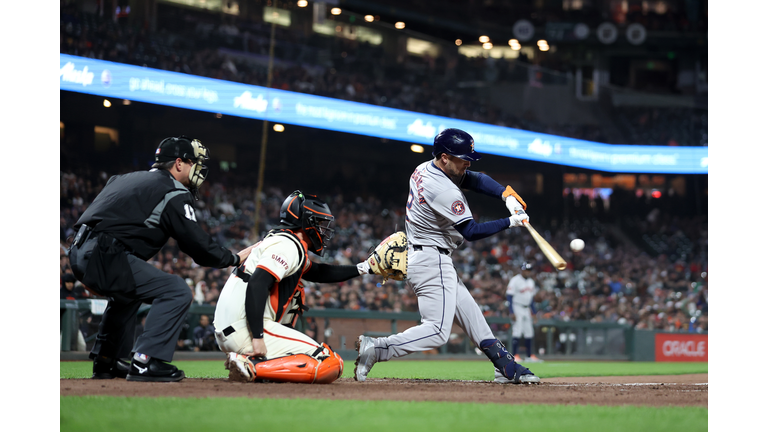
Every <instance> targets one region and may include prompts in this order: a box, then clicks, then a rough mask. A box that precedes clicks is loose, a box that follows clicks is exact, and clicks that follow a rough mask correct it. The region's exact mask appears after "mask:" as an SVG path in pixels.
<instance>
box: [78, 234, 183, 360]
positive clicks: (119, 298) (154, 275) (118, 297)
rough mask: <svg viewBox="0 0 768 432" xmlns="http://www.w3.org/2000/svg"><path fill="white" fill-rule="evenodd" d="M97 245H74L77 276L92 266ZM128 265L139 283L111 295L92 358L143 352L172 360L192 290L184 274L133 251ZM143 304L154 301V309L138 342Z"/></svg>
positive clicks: (124, 355)
mask: <svg viewBox="0 0 768 432" xmlns="http://www.w3.org/2000/svg"><path fill="white" fill-rule="evenodd" d="M95 244H96V240H95V239H92V240H88V241H86V242H85V243H83V245H82V246H81V247H80V248H79V249H78V248H72V250H71V252H70V256H69V258H70V263H71V265H72V270H73V272H74V273H75V276H78V273H80V274H82V272H83V271H84V269H85V268H86V266H87V265H88V260H87V259H85V257H84V256H85V255H86V252H87V251H88V250H91V249H92V248H93V247H94V246H95ZM128 264H129V265H130V267H131V272H132V273H133V279H134V281H135V282H136V286H135V289H134V290H132V291H129V292H126V293H120V294H114V295H113V296H112V297H108V299H109V301H108V303H107V308H106V310H104V315H103V316H102V317H101V324H99V333H98V335H97V336H96V343H95V344H94V346H93V349H92V350H91V354H90V357H91V358H96V356H98V355H102V356H105V357H110V358H127V357H130V356H131V353H133V352H140V353H142V354H146V355H148V356H150V357H154V358H156V359H158V360H162V361H166V362H170V361H171V360H173V353H174V352H175V351H176V342H177V341H178V339H179V334H180V333H181V329H182V326H183V325H184V318H185V317H186V314H187V310H189V306H190V305H191V304H192V290H191V289H190V288H189V285H187V283H186V282H184V280H183V279H182V278H181V277H179V276H176V275H171V274H168V273H165V272H164V271H162V270H160V269H158V268H156V267H155V266H153V265H151V264H149V263H147V262H146V261H144V260H142V259H140V258H137V257H135V256H133V255H131V254H128ZM142 303H148V304H151V305H152V308H151V309H150V310H149V314H148V315H147V322H146V323H145V325H144V332H143V333H142V334H141V335H139V338H138V339H137V340H136V344H135V345H134V343H133V340H134V336H135V330H136V314H137V313H138V311H139V307H140V306H141V304H142Z"/></svg>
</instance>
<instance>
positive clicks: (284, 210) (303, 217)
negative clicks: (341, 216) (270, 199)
mask: <svg viewBox="0 0 768 432" xmlns="http://www.w3.org/2000/svg"><path fill="white" fill-rule="evenodd" d="M333 219H334V217H333V215H332V214H331V209H330V208H329V207H328V204H326V203H325V202H323V201H322V200H320V199H319V198H318V197H317V196H315V195H309V194H305V193H303V192H301V191H298V190H297V191H295V192H293V193H292V194H290V195H288V198H286V199H285V201H283V205H282V207H280V223H282V224H283V225H287V226H288V227H290V228H293V229H301V230H303V231H304V233H305V234H306V235H307V237H309V241H310V243H312V244H311V245H310V247H309V250H311V251H312V252H314V253H316V254H318V255H322V253H323V250H324V247H325V243H326V242H328V241H330V240H331V239H332V238H333V233H334V230H333V228H331V227H332V226H333Z"/></svg>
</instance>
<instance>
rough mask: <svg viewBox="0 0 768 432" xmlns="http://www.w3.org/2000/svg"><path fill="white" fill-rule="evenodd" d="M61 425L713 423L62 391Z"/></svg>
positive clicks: (391, 427)
mask: <svg viewBox="0 0 768 432" xmlns="http://www.w3.org/2000/svg"><path fill="white" fill-rule="evenodd" d="M60 400H61V405H60V430H61V431H78V432H79V431H90V430H99V431H127V432H135V431H141V430H162V431H164V432H173V431H179V432H182V431H183V432H189V431H201V430H203V431H208V430H227V429H229V430H241V429H242V430H259V431H265V432H266V431H282V430H290V429H297V430H304V429H306V430H311V431H334V432H345V431H355V432H357V431H360V430H365V431H387V432H391V431H399V432H402V431H411V430H414V431H423V432H426V431H441V432H443V431H463V432H464V431H474V430H490V429H491V428H493V429H496V428H498V429H499V430H517V429H520V430H527V431H539V432H542V431H568V432H579V431H588V432H594V431H623V432H634V431H637V432H647V431H649V430H653V431H675V432H678V431H680V430H686V431H705V430H707V417H708V411H707V409H706V408H677V407H668V408H649V407H629V406H622V407H604V406H592V405H588V406H578V405H559V406H549V405H498V404H476V403H465V404H459V403H452V402H395V401H338V400H336V401H334V400H309V399H247V398H230V399H215V398H210V399H209V398H202V399H187V398H159V399H153V398H123V397H113V398H110V397H95V396H88V397H61V398H60Z"/></svg>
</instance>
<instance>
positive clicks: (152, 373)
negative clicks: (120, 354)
mask: <svg viewBox="0 0 768 432" xmlns="http://www.w3.org/2000/svg"><path fill="white" fill-rule="evenodd" d="M183 379H184V371H183V370H179V369H178V368H177V367H176V366H174V365H172V364H168V363H165V362H162V361H160V360H157V359H153V358H150V359H149V361H148V362H147V363H141V362H138V361H136V359H134V360H132V361H131V372H130V373H129V374H128V377H127V378H126V380H128V381H143V382H176V381H181V380H183Z"/></svg>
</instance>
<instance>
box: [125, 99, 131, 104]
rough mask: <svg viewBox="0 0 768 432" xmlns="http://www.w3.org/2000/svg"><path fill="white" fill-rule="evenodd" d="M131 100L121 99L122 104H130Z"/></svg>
mask: <svg viewBox="0 0 768 432" xmlns="http://www.w3.org/2000/svg"><path fill="white" fill-rule="evenodd" d="M130 104H131V101H130V100H128V99H123V105H130Z"/></svg>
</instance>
